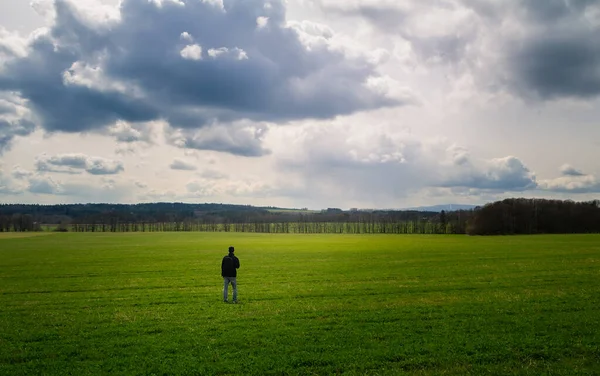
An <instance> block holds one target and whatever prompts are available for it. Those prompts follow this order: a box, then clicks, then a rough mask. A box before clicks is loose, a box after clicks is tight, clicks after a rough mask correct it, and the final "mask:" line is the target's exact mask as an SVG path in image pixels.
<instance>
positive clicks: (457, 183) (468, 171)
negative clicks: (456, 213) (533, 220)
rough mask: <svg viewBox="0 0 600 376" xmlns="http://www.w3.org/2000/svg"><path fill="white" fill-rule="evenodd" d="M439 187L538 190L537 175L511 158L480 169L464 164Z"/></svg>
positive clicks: (507, 190) (488, 164) (484, 165)
mask: <svg viewBox="0 0 600 376" xmlns="http://www.w3.org/2000/svg"><path fill="white" fill-rule="evenodd" d="M438 186H440V187H445V188H452V187H462V188H476V189H482V190H498V191H502V192H518V191H526V190H530V189H534V188H536V187H537V182H536V177H535V174H533V173H532V172H531V171H530V170H529V169H528V168H527V167H526V166H525V165H524V164H523V162H522V161H521V160H520V159H519V158H516V157H513V156H509V157H504V158H495V159H492V160H490V161H486V162H485V163H484V164H483V166H481V167H479V168H478V167H475V166H473V165H471V164H470V163H466V167H465V163H463V164H462V165H461V168H460V169H459V170H458V171H457V173H456V174H455V175H454V176H451V177H449V178H447V179H444V180H443V181H442V182H441V183H440V184H439V185H438Z"/></svg>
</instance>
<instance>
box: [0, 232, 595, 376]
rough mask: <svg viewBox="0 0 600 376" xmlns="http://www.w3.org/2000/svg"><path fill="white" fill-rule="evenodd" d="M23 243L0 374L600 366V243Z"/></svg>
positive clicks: (528, 371)
mask: <svg viewBox="0 0 600 376" xmlns="http://www.w3.org/2000/svg"><path fill="white" fill-rule="evenodd" d="M26 235H32V234H25V235H21V236H20V237H16V236H15V234H2V235H0V374H1V375H42V374H43V375H97V374H119V375H125V374H127V375H240V374H255V375H311V374H313V375H333V374H345V375H395V374H416V375H468V374H472V375H482V374H490V375H504V374H516V375H538V374H545V375H546V374H547V375H596V374H599V373H600V334H599V333H600V331H599V330H598V328H600V283H599V282H600V236H595V235H577V236H528V237H486V238H483V237H466V236H440V235H437V236H417V235H412V236H397V235H396V236H386V235H321V236H319V235H264V234H241V233H231V234H224V233H151V234H148V233H146V234H141V233H136V234H132V233H126V234H98V233H96V234H63V233H52V234H45V235H44V236H29V237H23V236H26ZM229 245H234V246H235V247H236V250H237V251H236V253H237V255H238V257H239V258H240V261H241V268H240V271H239V275H238V283H239V299H240V304H237V305H233V304H225V303H223V302H222V297H221V288H222V280H221V277H220V270H219V268H220V260H221V257H223V256H224V255H225V253H226V249H227V247H228V246H229Z"/></svg>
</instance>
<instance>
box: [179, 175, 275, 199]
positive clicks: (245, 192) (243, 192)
mask: <svg viewBox="0 0 600 376" xmlns="http://www.w3.org/2000/svg"><path fill="white" fill-rule="evenodd" d="M186 189H187V196H188V197H212V196H223V195H226V196H233V197H270V196H274V195H276V194H277V192H278V188H276V187H274V186H272V185H271V184H269V183H266V182H263V181H259V180H256V179H245V180H219V179H217V180H214V179H196V180H192V181H190V182H189V183H188V184H187V185H186Z"/></svg>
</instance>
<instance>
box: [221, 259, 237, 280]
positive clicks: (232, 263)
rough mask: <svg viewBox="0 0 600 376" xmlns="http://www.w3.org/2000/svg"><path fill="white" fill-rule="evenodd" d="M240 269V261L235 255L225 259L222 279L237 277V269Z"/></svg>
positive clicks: (222, 266)
mask: <svg viewBox="0 0 600 376" xmlns="http://www.w3.org/2000/svg"><path fill="white" fill-rule="evenodd" d="M239 267H240V260H239V259H238V258H237V257H235V255H233V254H231V253H230V254H228V255H227V256H225V257H223V261H222V262H221V277H237V269H238V268H239Z"/></svg>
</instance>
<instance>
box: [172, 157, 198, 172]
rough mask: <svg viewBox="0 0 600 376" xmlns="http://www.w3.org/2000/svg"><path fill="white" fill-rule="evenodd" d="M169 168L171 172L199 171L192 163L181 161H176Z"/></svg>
mask: <svg viewBox="0 0 600 376" xmlns="http://www.w3.org/2000/svg"><path fill="white" fill-rule="evenodd" d="M169 167H170V168H171V170H180V171H195V170H197V169H198V167H196V165H194V164H192V163H190V162H186V161H183V160H181V159H175V160H174V161H173V162H172V163H171V164H170V165H169Z"/></svg>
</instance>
